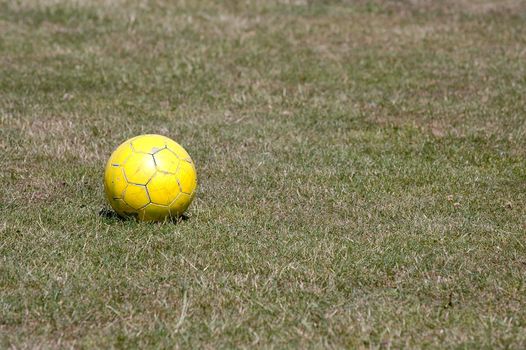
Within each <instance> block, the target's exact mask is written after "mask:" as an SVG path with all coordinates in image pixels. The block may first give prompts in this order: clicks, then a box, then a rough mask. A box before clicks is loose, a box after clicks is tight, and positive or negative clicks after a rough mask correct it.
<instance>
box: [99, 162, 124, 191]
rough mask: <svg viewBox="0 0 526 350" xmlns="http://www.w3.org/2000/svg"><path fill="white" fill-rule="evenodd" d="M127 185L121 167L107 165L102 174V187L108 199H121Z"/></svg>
mask: <svg viewBox="0 0 526 350" xmlns="http://www.w3.org/2000/svg"><path fill="white" fill-rule="evenodd" d="M126 185H128V183H127V181H126V178H125V177H124V172H123V169H122V167H121V166H118V165H117V166H115V165H109V166H108V167H107V168H106V172H105V173H104V187H105V192H106V196H107V197H108V199H116V198H122V193H123V192H124V189H125V188H126Z"/></svg>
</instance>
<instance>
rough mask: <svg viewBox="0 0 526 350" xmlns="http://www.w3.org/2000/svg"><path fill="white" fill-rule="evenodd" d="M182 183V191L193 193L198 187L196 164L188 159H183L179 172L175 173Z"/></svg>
mask: <svg viewBox="0 0 526 350" xmlns="http://www.w3.org/2000/svg"><path fill="white" fill-rule="evenodd" d="M175 175H176V176H177V178H178V179H179V184H180V185H181V191H183V192H184V193H186V194H192V193H193V192H194V191H195V188H196V187H197V177H196V174H195V168H194V165H193V164H192V163H190V162H187V161H181V163H180V164H179V168H177V172H176V173H175Z"/></svg>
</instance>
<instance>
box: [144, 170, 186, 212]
mask: <svg viewBox="0 0 526 350" xmlns="http://www.w3.org/2000/svg"><path fill="white" fill-rule="evenodd" d="M146 187H147V188H148V193H149V194H150V199H151V201H152V203H155V204H161V205H169V204H170V203H172V201H173V200H174V199H175V198H176V197H177V195H178V194H179V193H180V192H181V190H180V188H179V184H178V183H177V177H176V176H175V175H174V174H169V173H163V172H159V171H158V172H157V173H156V174H155V175H154V176H153V177H152V179H151V180H150V182H148V185H146Z"/></svg>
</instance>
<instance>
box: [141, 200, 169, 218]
mask: <svg viewBox="0 0 526 350" xmlns="http://www.w3.org/2000/svg"><path fill="white" fill-rule="evenodd" d="M168 216H170V208H169V207H168V206H165V205H157V204H153V203H150V204H148V205H147V206H145V207H144V208H142V209H141V210H139V219H140V220H142V221H162V220H164V219H166V218H167V217H168Z"/></svg>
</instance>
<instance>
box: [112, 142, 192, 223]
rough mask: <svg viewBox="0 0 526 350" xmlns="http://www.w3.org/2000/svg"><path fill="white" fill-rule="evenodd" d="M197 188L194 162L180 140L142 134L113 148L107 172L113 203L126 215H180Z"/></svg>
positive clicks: (149, 218)
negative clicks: (180, 143) (178, 141)
mask: <svg viewBox="0 0 526 350" xmlns="http://www.w3.org/2000/svg"><path fill="white" fill-rule="evenodd" d="M196 188H197V175H196V172H195V167H194V162H193V161H192V158H190V156H189V155H188V153H187V152H186V151H185V149H184V148H183V147H182V146H181V145H179V144H178V143H177V142H175V141H173V140H172V139H169V138H168V137H165V136H161V135H140V136H137V137H134V138H131V139H129V140H127V141H126V142H124V143H123V144H121V145H120V146H119V147H117V149H116V150H115V151H114V152H113V154H112V155H111V157H110V159H109V160H108V163H107V164H106V171H105V174H104V190H105V192H106V197H107V198H108V201H109V202H110V205H111V207H112V208H113V209H114V210H115V211H116V212H117V213H118V214H119V215H120V216H123V217H127V216H134V217H136V218H138V219H139V220H141V221H162V220H165V219H166V218H169V217H177V216H180V215H181V214H182V213H184V211H185V210H186V209H187V208H188V206H189V205H190V203H191V202H192V200H193V198H194V196H195V191H196Z"/></svg>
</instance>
